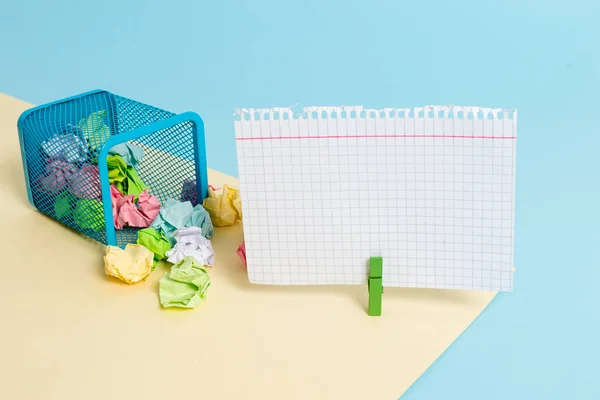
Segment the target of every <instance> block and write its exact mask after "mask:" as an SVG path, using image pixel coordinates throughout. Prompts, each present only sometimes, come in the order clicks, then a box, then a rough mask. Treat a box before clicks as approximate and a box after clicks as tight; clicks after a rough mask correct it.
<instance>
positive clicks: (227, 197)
mask: <svg viewBox="0 0 600 400" xmlns="http://www.w3.org/2000/svg"><path fill="white" fill-rule="evenodd" d="M202 206H204V208H205V209H206V211H208V214H209V215H210V219H211V220H212V223H213V225H214V226H229V225H233V224H235V222H236V221H237V220H238V219H241V218H242V200H241V198H240V191H239V190H238V189H234V188H232V187H230V186H229V185H225V186H223V192H222V193H221V194H217V193H216V191H215V190H214V189H213V188H212V187H209V188H208V197H207V198H206V199H204V202H203V203H202Z"/></svg>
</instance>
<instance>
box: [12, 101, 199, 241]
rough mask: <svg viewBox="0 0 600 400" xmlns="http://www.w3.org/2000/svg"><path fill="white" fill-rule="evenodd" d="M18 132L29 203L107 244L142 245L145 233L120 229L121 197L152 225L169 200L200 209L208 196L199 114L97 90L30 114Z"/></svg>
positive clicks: (127, 227) (134, 228) (22, 119)
mask: <svg viewBox="0 0 600 400" xmlns="http://www.w3.org/2000/svg"><path fill="white" fill-rule="evenodd" d="M18 131H19V140H20V144H21V155H22V159H23V169H24V171H25V181H26V186H27V193H28V197H29V201H30V203H31V204H32V205H33V206H34V207H35V208H36V209H38V210H39V211H40V212H42V213H44V214H47V215H48V216H50V217H51V218H53V219H56V220H58V221H60V222H61V223H63V224H64V225H66V226H68V227H70V228H73V229H75V230H77V231H79V232H81V233H83V234H84V235H86V236H89V237H90V238H92V239H94V240H97V241H99V242H101V243H103V244H107V245H113V246H121V247H123V246H125V245H126V244H127V243H135V242H136V239H137V231H138V230H139V229H141V228H143V227H144V226H145V225H144V224H143V223H141V224H140V223H138V224H136V223H129V224H128V223H127V222H126V223H125V224H123V223H122V221H119V222H117V217H116V215H117V211H116V210H113V207H114V204H113V203H115V204H116V203H118V202H119V200H115V199H116V198H121V200H120V203H119V204H121V203H123V204H125V203H126V204H125V205H124V207H130V210H133V213H134V214H135V215H137V216H138V219H140V220H146V221H151V220H152V219H153V216H154V215H155V213H156V212H157V210H158V208H159V206H160V205H163V204H165V203H166V202H167V200H169V199H174V200H178V201H190V202H191V203H192V205H194V206H195V205H196V204H198V203H200V204H202V201H203V200H204V199H205V198H206V197H207V196H208V176H207V166H206V148H205V142H204V123H203V122H202V119H201V118H200V116H199V115H198V114H196V113H193V112H186V113H182V114H174V113H171V112H168V111H164V110H161V109H159V108H156V107H152V106H149V105H146V104H143V103H139V102H137V101H133V100H130V99H127V98H124V97H121V96H118V95H115V94H112V93H110V92H107V91H103V90H96V91H92V92H88V93H83V94H80V95H77V96H73V97H69V98H66V99H63V100H59V101H56V102H52V103H49V104H45V105H42V106H39V107H35V108H32V109H29V110H27V111H25V112H24V113H23V114H22V115H21V117H20V118H19V121H18ZM115 193H119V194H118V195H116V194H115ZM134 208H135V209H134ZM149 210H150V211H149ZM113 211H114V212H113ZM138 222H139V221H138Z"/></svg>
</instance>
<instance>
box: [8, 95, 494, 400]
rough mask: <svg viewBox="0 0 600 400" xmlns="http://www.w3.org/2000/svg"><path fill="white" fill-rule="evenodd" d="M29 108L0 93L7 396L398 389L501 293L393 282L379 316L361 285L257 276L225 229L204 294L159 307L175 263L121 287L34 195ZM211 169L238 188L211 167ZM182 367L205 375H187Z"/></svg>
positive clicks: (381, 395)
mask: <svg viewBox="0 0 600 400" xmlns="http://www.w3.org/2000/svg"><path fill="white" fill-rule="evenodd" d="M28 107H30V105H29V104H27V103H24V102H22V101H19V100H16V99H13V98H11V97H8V96H5V95H0V132H2V135H0V156H1V157H0V160H1V162H2V171H1V172H0V174H1V175H0V177H1V180H0V184H1V185H2V186H1V188H2V192H1V193H0V199H1V202H2V203H1V207H0V220H2V221H3V227H4V229H3V230H2V233H1V240H2V243H3V244H4V246H5V247H4V258H3V262H4V266H5V268H4V269H3V282H5V285H3V290H2V291H0V301H2V303H3V304H4V307H2V308H0V310H1V311H0V318H1V319H2V320H3V321H9V323H8V324H7V326H8V327H9V329H2V331H1V333H0V335H1V340H0V353H1V354H3V360H4V362H6V363H7V365H11V368H10V369H9V370H7V371H6V372H5V373H4V375H3V379H4V380H3V383H2V390H3V393H5V394H6V396H4V397H6V398H17V397H18V398H36V397H37V398H44V399H49V400H54V399H57V400H58V399H60V400H64V399H71V398H73V399H75V398H81V393H86V395H85V397H86V399H89V400H95V399H106V398H113V399H115V398H116V399H125V398H140V397H143V398H144V399H163V398H166V397H169V398H186V397H189V395H190V393H192V392H193V393H195V394H196V395H199V396H202V397H205V398H209V399H231V398H261V399H263V400H269V399H277V400H280V399H287V400H294V399H302V400H305V399H311V400H319V399H355V398H362V399H397V398H398V397H399V396H400V395H401V394H402V393H404V391H406V389H407V388H408V387H409V386H410V385H411V384H412V383H413V382H414V381H415V380H416V379H417V378H418V377H419V376H420V375H421V374H422V373H423V372H424V371H425V370H426V369H427V368H428V367H429V366H430V365H431V364H432V363H433V362H434V361H435V360H436V359H437V358H438V357H439V356H440V355H441V354H442V352H443V351H444V350H445V349H446V348H447V347H448V346H449V345H450V344H451V343H452V342H453V341H454V340H455V339H456V338H457V337H458V336H459V335H460V334H461V333H462V332H463V331H464V329H466V328H467V327H468V325H469V324H470V323H471V322H472V321H473V320H474V319H475V318H477V316H478V315H479V314H480V313H481V311H482V310H483V309H484V308H485V307H486V306H487V305H488V303H489V302H490V301H491V300H492V298H493V297H494V293H487V292H476V291H475V292H472V291H443V290H416V289H410V290H406V289H386V291H385V293H384V298H383V314H382V316H381V317H376V318H374V317H369V316H368V315H367V314H366V313H365V311H364V309H365V307H366V306H367V297H368V295H367V288H366V285H364V286H321V287H309V286H301V287H295V286H294V287H283V286H258V285H252V284H250V283H249V281H248V278H247V275H246V271H245V269H244V267H243V265H242V262H241V260H240V259H239V257H238V256H237V254H236V252H235V251H236V249H237V246H238V245H239V244H240V243H241V241H242V227H241V225H236V226H233V227H228V228H219V229H217V230H216V233H215V236H214V239H213V247H214V250H215V261H216V262H215V266H214V267H213V268H211V269H210V274H211V278H212V281H211V287H210V289H209V292H208V296H207V301H206V302H205V303H203V304H202V305H201V306H200V307H198V308H197V309H194V310H183V311H182V310H177V311H174V310H171V309H168V310H164V309H161V307H160V304H159V301H158V291H157V284H158V281H159V280H160V278H161V277H162V275H163V274H164V273H165V272H166V271H167V269H168V265H160V266H159V267H157V268H156V270H155V271H154V272H153V273H152V275H151V276H150V277H149V278H148V279H147V280H146V281H144V282H142V283H139V284H137V285H123V284H120V283H119V282H116V281H115V280H114V279H112V278H109V277H107V276H105V275H104V274H103V271H102V256H103V252H104V250H103V247H102V246H100V245H98V244H97V243H95V242H92V241H89V240H86V239H84V237H83V236H82V235H79V234H77V233H76V232H73V231H71V230H69V229H66V228H65V227H64V226H62V225H61V224H59V223H57V222H56V221H53V220H52V219H50V218H47V217H44V216H43V215H41V214H40V213H39V212H37V211H36V210H34V209H33V208H32V207H31V206H30V205H29V204H28V202H27V199H26V192H25V185H24V182H23V175H22V168H21V166H20V163H21V160H20V155H19V144H18V136H17V132H16V121H17V119H18V116H19V114H20V113H21V112H22V111H24V110H25V109H26V108H28ZM207 134H208V135H210V134H211V132H210V131H208V132H207ZM232 135H233V132H232ZM208 151H209V152H210V149H208ZM209 179H210V182H211V183H212V184H213V185H215V186H222V185H223V184H225V183H229V184H232V185H234V186H237V181H236V179H235V178H232V177H229V176H226V175H224V174H221V173H219V172H216V171H209ZM163 264H164V263H163ZM182 371H185V372H184V373H185V375H186V376H191V377H194V378H193V379H194V380H198V379H199V380H200V381H201V385H199V386H198V385H192V386H189V385H188V384H187V383H186V384H183V382H182V381H181V376H182V375H181V374H182ZM107 376H110V377H111V378H110V379H107ZM157 376H160V379H157ZM32 379H35V381H36V384H35V385H31V384H30V382H31V380H32ZM186 382H187V381H186ZM188 383H189V382H188Z"/></svg>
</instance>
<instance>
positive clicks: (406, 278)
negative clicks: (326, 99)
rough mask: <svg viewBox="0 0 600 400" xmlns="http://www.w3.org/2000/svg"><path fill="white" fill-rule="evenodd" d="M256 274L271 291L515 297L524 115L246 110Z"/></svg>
mask: <svg viewBox="0 0 600 400" xmlns="http://www.w3.org/2000/svg"><path fill="white" fill-rule="evenodd" d="M235 119H236V120H235V122H234V124H235V132H236V144H237V154H238V167H239V177H240V191H241V197H242V209H243V226H244V239H245V244H246V259H247V266H248V275H249V279H250V281H251V282H252V283H257V284H276V285H317V284H362V283H365V282H366V280H367V277H368V264H369V258H370V257H372V256H381V257H383V285H384V286H396V287H416V288H439V289H474V290H489V291H511V290H512V267H513V236H514V234H513V231H514V229H513V226H514V199H515V158H516V121H517V116H516V111H514V110H503V109H488V108H480V107H457V106H452V107H442V106H439V107H438V106H431V107H421V108H414V109H384V110H366V109H363V108H362V107H360V106H357V107H309V108H304V112H303V113H301V114H297V115H295V114H294V113H293V111H292V110H291V109H289V108H274V109H243V110H239V111H238V112H237V114H236V118H235Z"/></svg>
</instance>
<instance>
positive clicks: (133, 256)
mask: <svg viewBox="0 0 600 400" xmlns="http://www.w3.org/2000/svg"><path fill="white" fill-rule="evenodd" d="M153 259H154V253H152V252H151V251H150V250H148V249H147V248H145V247H144V246H142V245H139V244H128V245H127V246H125V250H123V249H122V248H120V247H118V246H106V254H105V255H104V272H105V273H106V275H108V276H114V277H115V278H119V279H121V280H122V281H125V282H127V283H129V284H134V283H138V282H140V281H143V280H144V279H146V278H147V277H148V275H150V273H151V272H152V264H153V263H152V261H153Z"/></svg>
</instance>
